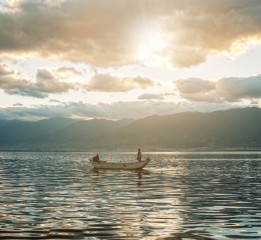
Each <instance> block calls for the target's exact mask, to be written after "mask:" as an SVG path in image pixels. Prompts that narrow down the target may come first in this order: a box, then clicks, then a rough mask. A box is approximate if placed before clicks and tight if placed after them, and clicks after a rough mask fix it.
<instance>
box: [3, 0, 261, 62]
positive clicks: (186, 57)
mask: <svg viewBox="0 0 261 240" xmlns="http://www.w3.org/2000/svg"><path fill="white" fill-rule="evenodd" d="M19 2H20V1H17V3H15V4H9V5H8V4H7V7H8V8H9V9H15V11H2V12H0V39H1V44H0V54H2V55H6V54H7V55H8V54H14V55H17V54H21V55H23V54H24V55H30V54H32V55H34V56H35V55H39V56H43V57H50V58H59V59H66V60H70V61H77V62H84V63H87V64H93V65H96V66H116V65H125V64H132V63H137V62H139V61H140V59H139V56H138V51H139V48H140V47H141V46H140V44H141V42H142V41H143V42H144V45H145V47H146V45H147V44H148V43H147V42H146V41H149V40H150V39H152V38H153V37H155V35H156V34H158V33H162V34H163V36H164V40H166V43H165V46H164V48H163V49H160V50H159V51H158V52H154V53H155V54H159V55H161V56H165V57H167V58H169V59H170V60H171V62H172V63H173V64H174V65H175V66H179V67H188V66H192V65H196V64H199V63H201V62H203V61H205V59H206V57H207V56H208V55H211V54H216V53H219V52H233V51H235V49H241V48H240V45H244V44H245V43H247V42H248V41H250V40H253V39H254V40H256V41H259V42H260V39H261V14H260V12H261V2H260V1H259V0H251V1H239V0H229V1H225V0H124V1H123V0H114V1H110V2H109V1H108V0H91V1H86V0H77V1H74V0H65V1H34V0H23V1H21V2H20V3H19ZM146 30H147V31H146ZM146 32H151V36H150V35H149V36H146V34H145V33H146Z"/></svg>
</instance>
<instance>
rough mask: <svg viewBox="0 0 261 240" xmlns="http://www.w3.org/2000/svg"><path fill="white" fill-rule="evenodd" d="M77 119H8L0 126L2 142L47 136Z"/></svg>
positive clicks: (0, 139)
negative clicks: (32, 120) (31, 120)
mask: <svg viewBox="0 0 261 240" xmlns="http://www.w3.org/2000/svg"><path fill="white" fill-rule="evenodd" d="M75 121H76V120H74V119H69V118H58V117H56V118H50V119H45V120H40V121H36V122H29V121H7V122H5V124H3V125H2V126H1V127H0V143H4V144H7V143H14V142H17V141H22V140H28V139H32V138H35V137H38V136H46V135H49V134H51V133H53V132H55V131H58V130H60V129H63V128H65V127H67V126H69V125H70V124H72V123H73V122H75Z"/></svg>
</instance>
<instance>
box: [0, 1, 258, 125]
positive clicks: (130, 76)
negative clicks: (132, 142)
mask: <svg viewBox="0 0 261 240" xmlns="http://www.w3.org/2000/svg"><path fill="white" fill-rule="evenodd" d="M260 12H261V1H260V0H248V1H239V0H0V118H2V119H21V120H39V119H44V118H51V117H58V116H59V117H72V118H79V119H92V118H106V119H113V120H116V119H122V118H136V119H137V118H142V117H146V116H150V115H167V114H174V113H179V112H186V111H199V112H209V111H215V110H225V109H231V108H238V107H261V70H260V69H261V68H260V63H261V62H260V59H261V14H260Z"/></svg>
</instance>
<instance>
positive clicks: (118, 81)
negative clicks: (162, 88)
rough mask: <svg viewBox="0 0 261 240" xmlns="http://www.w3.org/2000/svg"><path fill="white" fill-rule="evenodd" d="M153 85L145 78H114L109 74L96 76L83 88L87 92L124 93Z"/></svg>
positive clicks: (152, 82)
mask: <svg viewBox="0 0 261 240" xmlns="http://www.w3.org/2000/svg"><path fill="white" fill-rule="evenodd" d="M154 85H155V83H154V81H152V80H151V79H149V78H146V77H140V76H138V77H116V76H111V75H109V74H96V75H94V76H93V77H91V78H90V79H89V82H88V84H87V85H86V86H85V88H86V89H87V90H90V91H99V92H126V91H130V90H132V89H134V88H142V89H144V88H148V87H152V86H154Z"/></svg>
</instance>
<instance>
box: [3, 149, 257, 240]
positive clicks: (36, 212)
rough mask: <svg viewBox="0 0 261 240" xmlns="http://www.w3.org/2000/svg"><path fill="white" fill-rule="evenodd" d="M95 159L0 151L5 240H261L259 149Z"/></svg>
mask: <svg viewBox="0 0 261 240" xmlns="http://www.w3.org/2000/svg"><path fill="white" fill-rule="evenodd" d="M91 155H92V153H19V152H0V158H1V159H0V239H88V240H92V239H202V240H204V239H261V152H259V153H246V152H244V153H143V155H144V156H150V157H151V159H152V161H151V163H149V165H148V166H147V167H146V169H145V170H143V171H140V172H134V171H111V170H104V171H93V170H92V168H91V165H90V164H89V162H88V161H87V158H88V157H90V156H91ZM100 157H101V158H102V159H104V160H112V161H129V160H132V159H134V157H135V153H101V154H100Z"/></svg>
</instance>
